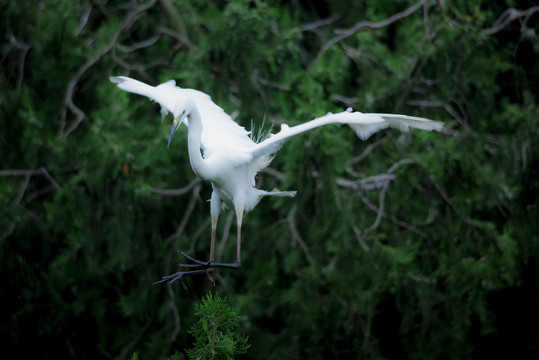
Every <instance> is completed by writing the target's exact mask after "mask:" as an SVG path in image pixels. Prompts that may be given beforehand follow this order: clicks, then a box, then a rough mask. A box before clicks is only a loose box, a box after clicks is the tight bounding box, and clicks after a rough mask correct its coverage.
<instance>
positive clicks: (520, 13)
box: [483, 6, 539, 36]
mask: <svg viewBox="0 0 539 360" xmlns="http://www.w3.org/2000/svg"><path fill="white" fill-rule="evenodd" d="M538 11H539V6H533V7H531V8H529V9H527V10H517V9H514V8H509V9H507V10H505V11H504V12H503V13H502V14H501V15H500V17H498V20H496V22H495V23H494V25H492V27H491V28H489V29H485V30H483V34H485V35H489V36H490V35H494V34H496V33H497V32H499V31H501V30H503V29H505V28H506V27H507V25H509V24H510V23H511V22H512V21H513V20H516V19H521V18H524V21H523V22H522V24H521V29H522V28H524V27H525V26H526V24H527V22H528V20H529V19H530V17H531V16H532V15H533V14H534V13H536V12H538Z"/></svg>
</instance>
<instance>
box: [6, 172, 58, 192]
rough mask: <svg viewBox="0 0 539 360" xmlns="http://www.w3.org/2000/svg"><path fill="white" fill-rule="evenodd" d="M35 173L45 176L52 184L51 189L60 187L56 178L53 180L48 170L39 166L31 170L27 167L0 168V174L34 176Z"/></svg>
mask: <svg viewBox="0 0 539 360" xmlns="http://www.w3.org/2000/svg"><path fill="white" fill-rule="evenodd" d="M36 175H41V176H45V177H46V178H47V180H49V182H50V183H51V184H52V188H53V189H56V190H58V189H60V185H58V183H57V182H56V180H54V178H53V177H52V176H51V174H49V171H48V170H47V169H46V168H44V167H40V168H39V169H31V170H28V169H6V170H0V176H25V177H30V176H36Z"/></svg>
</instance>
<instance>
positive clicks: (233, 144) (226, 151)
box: [109, 76, 443, 289]
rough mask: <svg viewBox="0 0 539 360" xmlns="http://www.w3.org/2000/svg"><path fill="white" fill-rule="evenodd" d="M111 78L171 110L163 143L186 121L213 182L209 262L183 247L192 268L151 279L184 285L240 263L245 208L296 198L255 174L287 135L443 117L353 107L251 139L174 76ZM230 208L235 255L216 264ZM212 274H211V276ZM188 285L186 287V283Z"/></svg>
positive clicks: (196, 164)
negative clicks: (155, 81) (224, 213)
mask: <svg viewBox="0 0 539 360" xmlns="http://www.w3.org/2000/svg"><path fill="white" fill-rule="evenodd" d="M109 80H110V81H111V82H112V83H114V84H116V86H117V87H118V88H120V89H122V90H124V91H127V92H130V93H134V94H138V95H142V96H146V97H148V98H149V99H150V100H153V101H154V102H156V103H158V104H159V105H160V106H161V113H162V115H163V116H166V115H167V114H169V113H172V115H173V123H172V129H171V131H170V134H169V137H168V144H167V148H169V147H170V144H171V142H172V139H173V137H174V135H175V134H176V132H177V131H178V129H179V128H180V126H181V124H185V125H186V126H187V143H188V153H189V161H190V163H191V168H192V169H193V172H194V173H195V175H197V176H198V177H200V178H201V179H202V180H205V181H209V182H210V184H211V187H212V193H211V198H210V217H211V238H210V256H209V260H208V261H201V260H197V259H194V258H192V257H190V256H189V255H187V254H185V253H184V252H181V254H182V255H183V256H185V257H186V258H187V259H189V261H191V262H192V263H191V264H184V265H182V266H186V267H190V268H193V270H188V271H179V272H177V273H175V274H172V275H166V276H163V277H162V279H161V280H159V281H157V282H155V283H154V284H158V283H163V282H169V283H172V282H174V281H178V280H180V282H181V283H182V285H183V286H184V288H186V286H185V283H184V282H183V278H184V277H185V276H191V275H198V274H207V275H208V276H209V273H210V272H212V271H213V268H231V269H238V268H239V267H240V266H241V241H242V239H241V227H242V221H243V216H244V214H245V213H247V212H249V211H251V210H253V209H254V208H255V207H256V206H257V204H258V203H259V202H260V200H261V199H262V198H263V197H266V196H283V197H294V196H295V195H296V191H279V190H276V189H275V190H272V191H266V190H262V189H258V188H257V187H256V184H255V177H256V175H257V173H258V172H260V171H261V170H262V169H264V168H266V167H267V166H269V165H270V163H271V161H272V159H273V158H274V156H275V155H276V153H277V152H278V150H279V149H280V148H281V146H282V145H283V143H285V142H286V141H287V140H288V139H290V138H291V137H294V136H296V135H300V134H302V133H305V132H307V131H309V130H313V129H315V128H318V127H320V126H324V125H328V124H347V125H349V126H350V127H351V128H352V129H353V130H354V131H355V133H356V135H357V136H358V137H359V138H360V139H362V140H367V139H368V138H369V137H370V136H371V135H372V134H374V133H376V132H377V131H380V130H382V129H386V128H390V127H391V128H397V129H399V130H401V131H408V130H409V129H410V128H416V129H421V130H426V131H441V130H442V128H443V122H440V121H433V120H430V119H426V118H421V117H415V116H407V115H399V114H379V113H361V112H358V111H353V110H352V109H351V108H348V109H346V111H342V112H339V113H327V114H326V115H323V116H320V117H318V118H315V119H313V120H310V121H308V122H305V123H302V124H299V125H296V126H288V125H286V124H282V125H281V127H280V131H278V132H277V133H275V134H271V133H269V134H268V136H266V137H265V138H263V139H260V141H255V140H253V137H252V136H250V134H251V133H250V132H249V131H247V130H246V129H245V128H244V127H242V126H240V125H239V124H238V123H237V122H235V121H234V120H233V119H232V118H231V117H230V116H229V115H228V114H227V113H226V112H225V111H224V110H223V109H222V108H221V107H219V106H218V105H217V104H215V103H214V102H213V101H212V99H211V97H210V96H209V95H207V94H206V93H204V92H202V91H198V90H194V89H187V88H181V87H179V86H176V82H175V81H174V80H170V81H167V82H165V83H162V84H160V85H157V86H151V85H148V84H146V83H143V82H141V81H138V80H135V79H132V78H130V77H126V76H111V77H109ZM227 209H230V210H233V211H235V215H236V227H237V230H236V231H237V240H236V241H237V243H236V260H235V261H234V262H231V263H218V262H215V260H214V254H215V236H216V229H217V221H218V218H219V214H220V212H221V210H227ZM210 278H211V277H210ZM186 289H187V288H186Z"/></svg>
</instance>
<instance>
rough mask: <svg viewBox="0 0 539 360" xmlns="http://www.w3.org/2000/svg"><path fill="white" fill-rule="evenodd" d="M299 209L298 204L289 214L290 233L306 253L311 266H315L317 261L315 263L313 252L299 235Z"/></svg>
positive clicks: (293, 206)
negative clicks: (297, 216) (297, 223)
mask: <svg viewBox="0 0 539 360" xmlns="http://www.w3.org/2000/svg"><path fill="white" fill-rule="evenodd" d="M297 209H298V207H297V205H296V204H294V205H292V208H291V209H290V212H289V213H288V217H287V220H288V227H289V229H290V232H291V233H292V237H293V238H294V239H295V240H296V241H297V242H298V244H299V245H300V247H301V249H302V250H303V252H304V253H305V257H306V258H307V260H308V261H309V264H311V265H314V264H315V261H314V258H313V257H312V255H311V252H310V251H309V247H308V246H307V244H305V241H304V240H303V238H302V237H301V235H300V234H299V232H298V229H297V227H296V211H297Z"/></svg>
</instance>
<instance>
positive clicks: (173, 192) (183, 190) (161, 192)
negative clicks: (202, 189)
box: [150, 177, 201, 196]
mask: <svg viewBox="0 0 539 360" xmlns="http://www.w3.org/2000/svg"><path fill="white" fill-rule="evenodd" d="M200 182H201V180H200V178H199V177H195V178H193V180H191V182H190V183H189V184H187V185H185V186H184V187H182V188H180V189H158V188H154V187H150V192H152V193H154V194H157V195H163V196H180V195H184V194H187V193H188V192H189V191H191V189H193V188H194V187H195V186H196V185H198V184H200Z"/></svg>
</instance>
